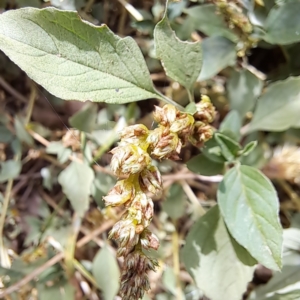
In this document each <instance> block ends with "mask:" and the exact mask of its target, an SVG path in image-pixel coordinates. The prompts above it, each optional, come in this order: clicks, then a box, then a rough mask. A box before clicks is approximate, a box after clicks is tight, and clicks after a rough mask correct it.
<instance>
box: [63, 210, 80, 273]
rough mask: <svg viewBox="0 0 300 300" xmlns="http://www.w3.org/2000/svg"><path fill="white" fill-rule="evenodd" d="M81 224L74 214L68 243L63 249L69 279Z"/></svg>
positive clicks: (72, 270)
mask: <svg viewBox="0 0 300 300" xmlns="http://www.w3.org/2000/svg"><path fill="white" fill-rule="evenodd" d="M81 222H82V219H81V217H80V216H79V215H78V214H77V213H76V212H75V213H74V215H73V221H72V231H71V234H70V235H69V237H68V241H67V245H66V249H65V263H66V271H67V274H68V276H69V277H72V276H73V273H74V254H75V247H76V240H77V236H78V233H79V231H80V226H81Z"/></svg>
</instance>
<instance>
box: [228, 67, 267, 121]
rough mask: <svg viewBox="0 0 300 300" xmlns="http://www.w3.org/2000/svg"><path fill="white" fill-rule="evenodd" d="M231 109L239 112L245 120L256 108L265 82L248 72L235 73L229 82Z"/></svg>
mask: <svg viewBox="0 0 300 300" xmlns="http://www.w3.org/2000/svg"><path fill="white" fill-rule="evenodd" d="M226 86H227V91H228V97H229V102H230V108H231V109H235V110H237V111H238V112H239V114H240V116H241V117H242V118H243V117H244V116H245V114H246V113H247V112H248V111H251V110H252V109H253V108H254V105H255V102H256V99H257V98H258V96H259V95H260V93H261V90H262V87H263V82H262V80H260V79H259V78H257V77H256V76H255V75H254V74H253V73H251V72H249V71H248V70H242V71H233V72H232V73H231V76H230V77H229V79H228V82H227V85H226Z"/></svg>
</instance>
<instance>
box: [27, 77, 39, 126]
mask: <svg viewBox="0 0 300 300" xmlns="http://www.w3.org/2000/svg"><path fill="white" fill-rule="evenodd" d="M35 98H36V87H35V84H34V83H33V82H31V92H30V96H29V103H28V106H27V113H26V118H25V126H27V125H28V123H29V122H30V119H31V115H32V111H33V107H34V102H35Z"/></svg>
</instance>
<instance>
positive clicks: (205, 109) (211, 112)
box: [194, 95, 216, 123]
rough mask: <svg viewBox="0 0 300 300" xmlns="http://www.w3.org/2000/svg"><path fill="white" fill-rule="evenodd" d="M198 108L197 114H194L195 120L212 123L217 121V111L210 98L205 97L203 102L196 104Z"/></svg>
mask: <svg viewBox="0 0 300 300" xmlns="http://www.w3.org/2000/svg"><path fill="white" fill-rule="evenodd" d="M196 108H197V112H196V113H195V114H194V118H195V120H197V121H202V122H204V123H211V122H212V121H213V120H214V119H215V116H216V110H215V107H214V106H213V104H212V103H211V101H210V99H209V97H208V96H206V95H203V96H202V100H201V101H200V102H199V103H197V104H196Z"/></svg>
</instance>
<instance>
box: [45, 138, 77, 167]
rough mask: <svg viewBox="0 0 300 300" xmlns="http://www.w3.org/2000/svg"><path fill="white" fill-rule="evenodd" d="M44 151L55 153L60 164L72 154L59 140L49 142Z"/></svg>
mask: <svg viewBox="0 0 300 300" xmlns="http://www.w3.org/2000/svg"><path fill="white" fill-rule="evenodd" d="M46 152H47V153H49V154H57V158H58V160H59V162H60V163H62V164H63V163H65V162H67V161H68V159H69V157H70V155H71V154H72V150H71V149H70V148H66V147H65V146H64V145H63V143H62V142H61V141H56V142H50V143H49V145H48V146H47V148H46Z"/></svg>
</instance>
